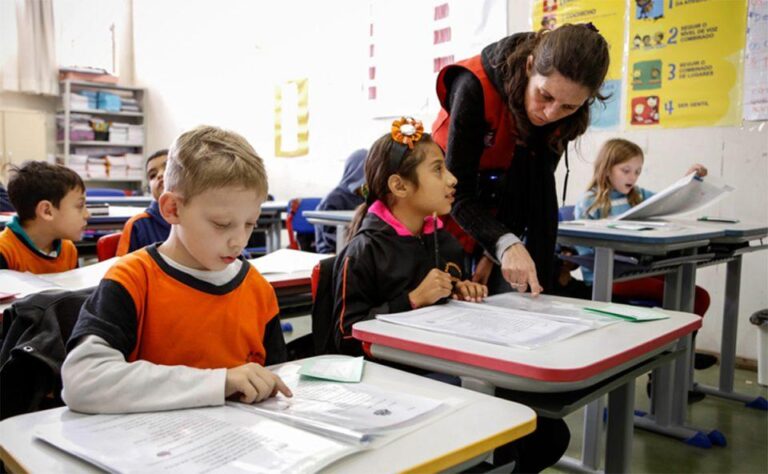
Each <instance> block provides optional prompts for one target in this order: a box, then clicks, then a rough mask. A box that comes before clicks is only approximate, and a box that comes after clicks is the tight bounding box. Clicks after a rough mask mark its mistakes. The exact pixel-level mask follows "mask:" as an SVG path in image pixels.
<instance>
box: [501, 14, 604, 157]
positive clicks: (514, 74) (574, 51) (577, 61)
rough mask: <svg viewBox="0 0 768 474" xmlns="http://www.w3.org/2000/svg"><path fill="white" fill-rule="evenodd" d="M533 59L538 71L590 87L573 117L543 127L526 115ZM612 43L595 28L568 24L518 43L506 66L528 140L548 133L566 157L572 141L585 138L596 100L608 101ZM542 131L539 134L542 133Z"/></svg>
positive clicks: (507, 84)
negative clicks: (528, 66) (602, 91)
mask: <svg viewBox="0 0 768 474" xmlns="http://www.w3.org/2000/svg"><path fill="white" fill-rule="evenodd" d="M528 56H533V71H534V72H537V73H539V74H541V75H544V76H548V75H550V74H552V73H553V72H555V71H556V72H559V73H560V74H561V75H562V76H563V77H565V78H566V79H569V80H571V81H573V82H575V83H577V84H579V85H582V86H584V87H586V88H587V89H588V90H589V92H590V94H589V99H587V101H586V102H585V103H584V104H583V105H582V106H581V107H579V109H578V110H577V111H576V112H574V113H573V114H571V115H569V116H567V117H564V118H562V119H560V120H558V121H557V122H554V123H552V124H547V125H545V126H543V127H535V126H534V125H533V124H532V123H531V122H530V120H528V115H527V114H526V112H525V90H526V87H527V86H528V72H527V70H526V63H527V61H528ZM608 64H609V57H608V43H607V42H606V41H605V38H603V37H602V35H600V33H598V32H597V29H596V28H595V27H594V26H592V24H578V25H574V24H564V25H562V26H561V27H559V28H557V29H555V30H551V31H550V30H542V31H539V32H538V33H535V34H530V36H529V37H528V38H526V39H525V40H523V41H522V42H521V43H519V44H517V45H516V46H515V47H514V48H513V49H512V50H511V51H510V52H509V54H508V55H506V57H505V58H504V59H503V61H502V62H501V64H498V66H500V67H501V72H502V77H503V78H504V92H505V94H506V97H507V106H508V107H509V109H510V110H511V112H512V115H513V116H514V118H515V122H516V124H517V130H518V133H519V134H520V138H521V139H522V140H526V139H527V138H529V137H530V136H531V135H533V134H538V133H544V134H545V136H546V140H547V144H548V145H549V148H551V149H552V150H553V151H555V152H557V153H558V154H559V153H562V152H563V150H564V149H565V147H566V146H567V144H568V142H569V141H571V140H574V139H575V138H577V137H578V136H580V135H582V134H583V133H584V132H585V131H586V130H587V127H588V126H589V107H590V106H591V105H592V103H594V101H595V100H599V101H601V102H602V101H605V99H606V98H607V97H606V96H603V95H601V94H600V87H601V86H602V85H603V81H604V80H605V76H606V74H607V73H608ZM536 129H539V130H536Z"/></svg>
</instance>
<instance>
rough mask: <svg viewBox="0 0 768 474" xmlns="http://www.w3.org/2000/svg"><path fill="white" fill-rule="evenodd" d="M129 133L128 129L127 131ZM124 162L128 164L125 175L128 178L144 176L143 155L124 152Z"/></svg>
mask: <svg viewBox="0 0 768 474" xmlns="http://www.w3.org/2000/svg"><path fill="white" fill-rule="evenodd" d="M128 134H129V135H130V129H129V131H128ZM124 156H125V162H126V164H127V165H128V170H127V176H128V177H129V178H137V179H140V178H143V177H144V156H142V155H140V154H139V153H126V154H125V155H124Z"/></svg>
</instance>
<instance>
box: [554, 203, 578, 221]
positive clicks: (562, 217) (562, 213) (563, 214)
mask: <svg viewBox="0 0 768 474" xmlns="http://www.w3.org/2000/svg"><path fill="white" fill-rule="evenodd" d="M575 207H576V206H563V207H561V208H560V209H558V211H557V214H558V220H559V221H560V222H563V221H572V220H573V219H574V218H575V217H574V213H573V211H574V209H575Z"/></svg>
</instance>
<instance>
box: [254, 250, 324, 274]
mask: <svg viewBox="0 0 768 474" xmlns="http://www.w3.org/2000/svg"><path fill="white" fill-rule="evenodd" d="M328 257H329V256H328V255H326V254H322V253H312V252H302V251H301V250H292V249H280V250H277V251H275V252H272V253H268V254H267V255H264V256H263V257H259V258H254V259H252V260H249V262H251V265H253V266H254V267H256V270H258V271H259V273H261V274H262V275H266V274H268V273H294V272H311V271H312V269H313V268H314V267H315V265H317V264H318V262H320V260H324V259H326V258H328Z"/></svg>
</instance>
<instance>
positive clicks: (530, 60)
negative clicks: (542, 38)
mask: <svg viewBox="0 0 768 474" xmlns="http://www.w3.org/2000/svg"><path fill="white" fill-rule="evenodd" d="M531 72H533V55H532V54H529V55H528V59H526V60H525V74H526V75H527V76H528V77H531Z"/></svg>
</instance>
